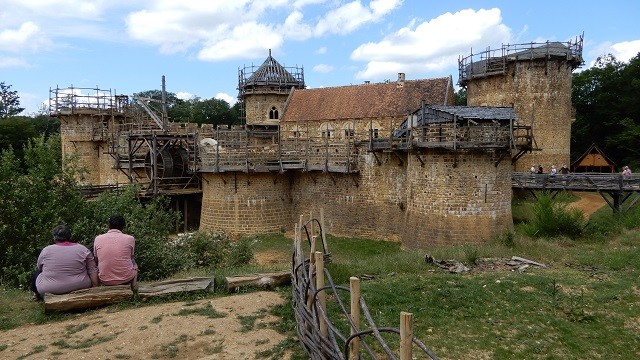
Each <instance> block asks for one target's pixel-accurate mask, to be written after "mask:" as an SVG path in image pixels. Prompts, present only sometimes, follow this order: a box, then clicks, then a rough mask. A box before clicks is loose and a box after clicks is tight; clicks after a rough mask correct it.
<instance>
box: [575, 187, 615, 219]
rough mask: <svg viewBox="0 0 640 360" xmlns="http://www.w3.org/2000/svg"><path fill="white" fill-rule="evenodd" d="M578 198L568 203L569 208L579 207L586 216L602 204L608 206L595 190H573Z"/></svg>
mask: <svg viewBox="0 0 640 360" xmlns="http://www.w3.org/2000/svg"><path fill="white" fill-rule="evenodd" d="M573 194H574V195H576V196H578V197H579V198H580V200H578V201H576V202H572V203H570V204H569V207H570V208H575V209H580V210H581V211H582V213H583V214H584V216H585V217H586V218H589V216H591V214H593V213H594V212H596V211H598V209H600V208H601V207H603V206H608V205H607V202H606V201H605V200H604V199H603V198H602V196H600V194H598V193H597V192H574V193H573Z"/></svg>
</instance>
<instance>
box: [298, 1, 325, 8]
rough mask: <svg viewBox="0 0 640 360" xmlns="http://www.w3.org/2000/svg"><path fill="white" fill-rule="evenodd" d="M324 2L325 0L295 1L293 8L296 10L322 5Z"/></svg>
mask: <svg viewBox="0 0 640 360" xmlns="http://www.w3.org/2000/svg"><path fill="white" fill-rule="evenodd" d="M325 1H326V0H295V1H294V2H293V7H294V8H296V9H300V8H302V7H305V6H307V5H315V4H322V3H323V2H325Z"/></svg>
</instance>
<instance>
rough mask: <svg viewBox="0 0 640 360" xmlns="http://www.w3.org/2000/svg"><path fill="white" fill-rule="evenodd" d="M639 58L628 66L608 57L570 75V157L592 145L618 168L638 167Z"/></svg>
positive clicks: (639, 118) (578, 154) (574, 157)
mask: <svg viewBox="0 0 640 360" xmlns="http://www.w3.org/2000/svg"><path fill="white" fill-rule="evenodd" d="M638 93H640V54H639V55H638V56H636V57H634V58H632V59H631V60H630V61H629V63H624V62H620V61H618V60H617V59H616V58H615V57H614V56H612V55H607V56H603V57H600V58H598V59H597V61H596V63H595V65H594V66H593V67H591V68H589V69H587V70H584V71H582V72H580V73H577V74H574V75H573V88H572V101H573V105H574V107H575V109H576V121H575V122H574V123H573V125H572V129H571V156H572V159H576V158H577V157H579V156H580V155H581V154H582V153H583V152H584V151H585V150H586V149H587V148H588V147H589V146H591V144H592V143H596V144H598V145H600V146H601V147H603V150H604V151H605V153H606V154H607V155H608V156H609V157H610V158H612V159H613V161H614V162H615V163H616V164H617V165H618V166H622V165H630V166H632V167H635V168H638V167H640V158H639V157H638V152H637V146H636V144H637V139H638V138H640V102H638V100H637V94H638Z"/></svg>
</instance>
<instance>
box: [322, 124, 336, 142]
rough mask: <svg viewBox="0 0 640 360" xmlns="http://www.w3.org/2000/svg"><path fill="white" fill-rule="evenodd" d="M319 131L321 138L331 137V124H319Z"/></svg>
mask: <svg viewBox="0 0 640 360" xmlns="http://www.w3.org/2000/svg"><path fill="white" fill-rule="evenodd" d="M320 133H321V134H322V137H323V138H325V139H331V137H332V135H333V129H332V128H331V125H329V124H326V123H325V124H322V125H320Z"/></svg>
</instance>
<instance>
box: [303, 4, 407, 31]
mask: <svg viewBox="0 0 640 360" xmlns="http://www.w3.org/2000/svg"><path fill="white" fill-rule="evenodd" d="M400 5H402V0H373V1H371V2H370V3H369V7H365V6H363V5H362V3H361V2H360V0H356V1H352V2H350V3H348V4H345V5H342V6H340V7H339V8H337V9H335V10H332V11H329V12H328V13H327V14H325V16H324V17H323V18H322V19H320V21H319V22H318V24H317V25H316V28H315V33H316V36H322V35H324V34H326V33H333V34H345V33H350V32H352V31H354V30H356V29H358V28H360V27H361V26H363V25H364V24H366V23H369V22H377V21H380V20H381V19H382V17H383V16H384V15H386V14H387V13H389V12H391V11H392V10H394V9H395V8H397V7H399V6H400Z"/></svg>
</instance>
